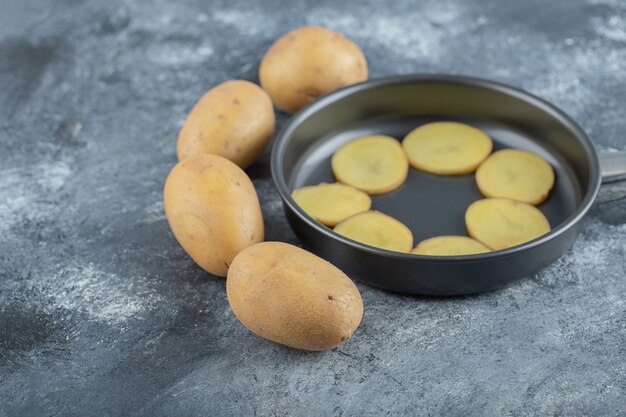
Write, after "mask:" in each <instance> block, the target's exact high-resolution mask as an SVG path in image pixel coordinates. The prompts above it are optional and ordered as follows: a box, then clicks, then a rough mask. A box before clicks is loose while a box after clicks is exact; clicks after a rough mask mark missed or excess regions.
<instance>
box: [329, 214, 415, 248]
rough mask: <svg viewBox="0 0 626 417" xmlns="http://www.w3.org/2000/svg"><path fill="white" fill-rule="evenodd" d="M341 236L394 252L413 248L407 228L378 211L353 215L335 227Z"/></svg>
mask: <svg viewBox="0 0 626 417" xmlns="http://www.w3.org/2000/svg"><path fill="white" fill-rule="evenodd" d="M334 230H335V232H337V233H339V234H340V235H342V236H345V237H347V238H350V239H352V240H356V241H357V242H361V243H365V244H366V245H370V246H375V247H377V248H381V249H387V250H391V251H395V252H409V251H410V250H411V248H412V247H413V234H412V233H411V230H409V228H408V227H406V226H405V225H404V224H402V223H401V222H399V221H398V220H396V219H394V218H393V217H391V216H387V215H386V214H383V213H381V212H379V211H368V212H365V213H360V214H355V215H354V216H352V217H349V218H347V219H346V220H344V221H342V222H341V223H339V224H338V225H337V226H335V229H334Z"/></svg>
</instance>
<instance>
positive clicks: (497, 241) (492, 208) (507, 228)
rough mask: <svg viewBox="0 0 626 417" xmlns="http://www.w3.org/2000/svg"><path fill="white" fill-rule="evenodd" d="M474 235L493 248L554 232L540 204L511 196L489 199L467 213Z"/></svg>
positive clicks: (470, 207) (469, 226) (469, 228)
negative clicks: (535, 205)
mask: <svg viewBox="0 0 626 417" xmlns="http://www.w3.org/2000/svg"><path fill="white" fill-rule="evenodd" d="M465 225H466V226H467V231H468V232H469V234H470V236H471V237H473V238H474V239H476V240H478V241H480V242H482V243H483V244H484V245H485V246H487V247H489V248H490V249H493V250H499V249H506V248H510V247H512V246H517V245H521V244H522V243H524V242H528V241H530V240H533V239H536V238H538V237H539V236H542V235H544V234H546V233H548V232H549V231H550V223H549V222H548V219H546V217H545V216H544V215H543V213H542V212H541V211H539V210H538V209H537V208H536V207H534V206H531V205H530V204H526V203H522V202H519V201H515V200H510V199H508V198H485V199H482V200H478V201H475V202H473V203H472V204H470V206H469V207H468V208H467V211H466V212H465Z"/></svg>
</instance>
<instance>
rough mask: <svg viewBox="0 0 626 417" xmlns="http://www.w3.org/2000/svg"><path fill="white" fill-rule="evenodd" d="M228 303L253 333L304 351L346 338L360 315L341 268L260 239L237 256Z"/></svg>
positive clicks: (357, 296)
mask: <svg viewBox="0 0 626 417" xmlns="http://www.w3.org/2000/svg"><path fill="white" fill-rule="evenodd" d="M226 293H227V295H228V302H229V303H230V307H231V308H232V310H233V312H234V313H235V316H237V318H238V319H239V321H241V323H242V324H243V325H244V326H246V327H247V328H248V329H250V330H251V331H253V332H254V333H256V334H257V335H259V336H261V337H264V338H266V339H269V340H271V341H274V342H276V343H281V344H283V345H287V346H291V347H294V348H298V349H305V350H326V349H332V348H333V347H335V346H337V345H339V344H341V343H343V342H345V341H346V340H348V339H349V338H350V336H352V333H353V332H354V330H356V328H357V327H358V326H359V323H360V322H361V318H362V317H363V301H362V300H361V294H360V293H359V290H358V289H357V287H356V286H355V285H354V283H353V282H352V281H351V280H350V278H348V277H347V276H346V275H345V274H344V273H343V272H341V270H339V269H338V268H336V267H335V266H333V265H332V264H330V263H329V262H326V261H325V260H323V259H322V258H319V257H317V256H315V255H313V254H312V253H309V252H307V251H305V250H303V249H300V248H298V247H296V246H293V245H289V244H286V243H280V242H264V243H259V244H256V245H253V246H250V247H249V248H247V249H245V250H243V251H242V252H241V253H240V254H239V255H237V256H236V257H235V259H234V260H233V263H232V265H231V267H230V269H229V271H228V278H227V279H226Z"/></svg>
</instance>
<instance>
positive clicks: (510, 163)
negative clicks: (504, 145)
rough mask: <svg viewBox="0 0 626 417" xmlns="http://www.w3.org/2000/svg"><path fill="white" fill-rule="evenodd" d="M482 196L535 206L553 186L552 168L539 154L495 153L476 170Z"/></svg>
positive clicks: (519, 152)
mask: <svg viewBox="0 0 626 417" xmlns="http://www.w3.org/2000/svg"><path fill="white" fill-rule="evenodd" d="M476 183H477V184H478V188H479V189H480V192H481V193H483V195H484V196H485V197H504V198H511V199H513V200H518V201H522V202H524V203H528V204H534V205H537V204H539V203H542V202H543V201H545V199H546V198H548V195H549V194H550V190H552V187H553V186H554V170H553V169H552V167H551V166H550V164H549V163H548V162H546V160H545V159H543V158H542V157H540V156H538V155H536V154H534V153H532V152H528V151H522V150H519V149H503V150H501V151H498V152H494V153H493V155H491V156H490V157H489V158H487V159H486V160H485V162H483V163H482V164H481V165H480V166H479V167H478V170H477V171H476Z"/></svg>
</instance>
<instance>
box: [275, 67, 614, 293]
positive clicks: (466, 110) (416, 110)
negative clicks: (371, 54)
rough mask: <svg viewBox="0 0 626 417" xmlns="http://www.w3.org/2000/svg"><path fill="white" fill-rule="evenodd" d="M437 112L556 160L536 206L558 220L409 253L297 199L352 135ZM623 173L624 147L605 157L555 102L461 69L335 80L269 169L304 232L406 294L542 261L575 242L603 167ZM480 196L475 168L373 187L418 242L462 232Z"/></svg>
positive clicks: (377, 202) (446, 289)
mask: <svg viewBox="0 0 626 417" xmlns="http://www.w3.org/2000/svg"><path fill="white" fill-rule="evenodd" d="M434 120H455V121H461V122H465V123H469V124H472V125H474V126H477V127H479V128H480V129H482V130H484V131H485V132H487V134H489V136H491V138H492V139H493V141H494V150H497V149H500V148H506V147H513V148H518V149H526V150H530V151H532V152H535V153H537V154H539V155H541V156H542V157H544V158H545V159H546V160H548V161H549V162H550V163H551V164H552V166H553V167H554V169H555V172H556V177H557V180H556V183H555V186H554V189H553V190H552V192H551V194H550V197H549V198H548V200H547V201H546V202H544V203H543V204H541V205H540V206H539V209H540V210H541V211H542V212H543V213H544V214H545V215H546V217H547V218H548V220H549V221H550V224H551V226H552V231H551V232H550V233H548V234H546V235H544V236H541V237H539V238H537V239H535V240H533V241H530V242H527V243H525V244H523V245H519V246H516V247H513V248H510V249H506V250H500V251H495V252H491V253H487V254H479V255H467V256H455V257H434V256H422V255H413V254H403V253H397V252H391V251H387V250H383V249H378V248H375V247H371V246H368V245H365V244H362V243H359V242H356V241H353V240H351V239H348V238H345V237H343V236H340V235H338V234H336V233H334V232H333V231H332V230H331V229H329V228H327V227H325V226H323V225H321V224H320V223H318V222H316V221H315V220H313V219H312V218H311V217H309V216H308V215H307V214H306V213H305V212H304V211H303V210H302V209H300V208H299V207H298V206H297V205H296V203H295V202H294V200H293V199H292V198H291V192H292V191H293V190H294V189H296V188H299V187H302V186H305V185H313V184H318V183H320V182H323V181H324V182H333V181H334V179H333V176H332V171H331V167H330V157H331V156H332V154H333V153H334V152H335V151H336V150H337V149H338V148H339V147H340V146H341V145H343V144H344V143H346V142H348V141H350V140H351V139H354V138H356V137H359V136H363V135H368V134H386V135H390V136H393V137H396V138H397V139H399V140H402V138H403V137H404V136H405V135H406V134H407V133H408V132H409V131H411V130H412V129H414V128H415V127H417V126H418V125H420V124H423V123H427V122H431V121H434ZM601 162H602V163H601ZM609 171H610V172H609ZM624 173H626V152H618V153H612V154H605V155H601V156H600V160H599V158H598V154H597V153H596V150H595V148H594V146H593V144H592V143H591V141H590V140H589V138H588V137H587V135H586V134H585V132H583V130H582V129H581V128H580V127H579V126H578V125H577V124H576V123H575V122H574V121H573V120H572V119H570V118H569V117H568V116H567V115H566V114H564V113H563V112H562V111H560V110H559V109H557V108H556V107H554V106H553V105H551V104H549V103H547V102H545V101H543V100H541V99H539V98H537V97H535V96H533V95H531V94H529V93H526V92H524V91H521V90H519V89H516V88H513V87H509V86H506V85H503V84H499V83H495V82H491V81H486V80H480V79H474V78H467V77H457V76H408V77H406V76H404V77H392V78H386V79H379V80H373V81H368V82H365V83H362V84H357V85H353V86H350V87H347V88H344V89H342V90H339V91H336V92H334V93H332V94H329V95H327V96H325V97H322V98H320V99H319V100H317V101H315V102H314V103H312V104H310V105H309V106H307V107H306V108H304V109H302V110H301V111H300V112H298V113H297V114H296V115H295V116H294V117H293V118H292V119H291V121H290V122H289V123H288V125H287V126H286V127H285V128H284V129H283V130H282V131H281V132H280V134H279V135H278V137H277V138H276V141H275V144H274V148H273V150H272V176H273V178H274V182H275V184H276V187H277V189H278V192H279V193H280V195H281V197H282V199H283V202H284V206H285V212H286V215H287V219H288V221H289V223H290V224H291V226H292V228H293V230H294V231H295V232H296V234H297V235H298V237H299V238H300V239H301V240H302V242H303V243H304V244H305V245H306V246H307V247H308V248H309V249H311V250H312V251H313V252H315V253H317V254H318V255H320V256H321V257H323V258H325V259H327V260H328V261H330V262H332V263H333V264H335V265H336V266H338V267H339V268H341V269H342V270H343V271H344V272H346V273H347V274H348V275H349V276H350V277H352V278H356V279H358V280H360V281H363V282H365V283H367V284H370V285H373V286H376V287H380V288H385V289H388V290H393V291H399V292H404V293H410V294H428V295H456V294H469V293H476V292H481V291H487V290H492V289H495V288H500V287H503V286H505V285H507V284H510V283H512V282H514V281H516V280H518V279H520V278H522V277H525V276H528V275H530V274H532V273H534V272H537V271H539V270H540V269H542V268H544V267H546V266H547V265H549V264H551V263H552V262H554V261H555V260H556V259H557V258H558V257H559V256H561V254H562V253H563V252H565V251H566V250H567V249H568V248H569V247H570V246H571V245H572V244H573V242H574V240H575V239H576V236H577V234H578V231H579V228H580V221H581V219H582V217H583V216H584V215H585V213H586V212H587V210H589V208H590V207H591V205H592V204H593V202H594V199H595V198H596V194H597V193H598V189H599V188H600V184H601V181H602V178H603V175H604V176H605V177H606V176H608V175H621V174H624ZM480 198H482V197H481V195H480V193H479V191H478V189H477V187H476V183H475V179H474V174H469V175H462V176H438V175H431V174H427V173H424V172H421V171H418V170H415V169H410V172H409V176H408V178H407V181H406V182H405V183H404V185H402V186H401V187H400V188H398V189H397V190H395V191H392V192H390V193H387V194H383V195H379V196H373V198H372V201H373V203H372V209H375V210H380V211H382V212H384V213H386V214H389V215H391V216H393V217H395V218H397V219H398V220H400V221H401V222H403V223H404V224H406V225H407V226H408V227H409V228H410V229H411V230H412V232H413V235H414V238H415V243H417V242H419V241H421V240H423V239H426V238H428V237H432V236H437V235H450V234H453V235H466V234H467V231H466V228H465V222H464V213H465V210H466V208H467V206H468V205H469V204H470V203H471V202H473V201H475V200H477V199H480Z"/></svg>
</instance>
